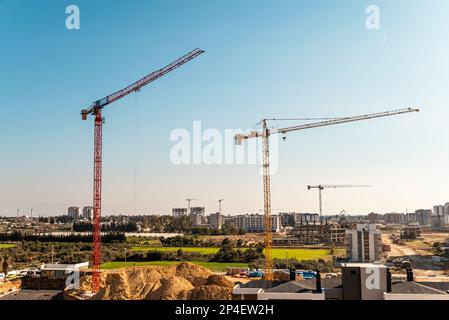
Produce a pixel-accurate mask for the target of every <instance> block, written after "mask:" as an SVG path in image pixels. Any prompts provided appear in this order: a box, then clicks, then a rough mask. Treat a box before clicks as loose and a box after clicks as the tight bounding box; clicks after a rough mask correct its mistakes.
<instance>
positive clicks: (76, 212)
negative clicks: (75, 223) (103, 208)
mask: <svg viewBox="0 0 449 320" xmlns="http://www.w3.org/2000/svg"><path fill="white" fill-rule="evenodd" d="M67 214H68V216H69V217H70V218H73V219H75V220H76V219H78V218H79V217H80V208H79V207H69V208H68V210H67Z"/></svg>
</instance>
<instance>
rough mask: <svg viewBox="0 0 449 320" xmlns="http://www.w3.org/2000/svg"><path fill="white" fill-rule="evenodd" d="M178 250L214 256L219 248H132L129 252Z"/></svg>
mask: <svg viewBox="0 0 449 320" xmlns="http://www.w3.org/2000/svg"><path fill="white" fill-rule="evenodd" d="M179 249H182V251H184V252H197V253H200V254H215V253H217V251H218V249H219V248H213V247H206V248H202V247H147V246H143V247H132V248H131V251H150V250H151V251H165V252H176V251H178V250H179Z"/></svg>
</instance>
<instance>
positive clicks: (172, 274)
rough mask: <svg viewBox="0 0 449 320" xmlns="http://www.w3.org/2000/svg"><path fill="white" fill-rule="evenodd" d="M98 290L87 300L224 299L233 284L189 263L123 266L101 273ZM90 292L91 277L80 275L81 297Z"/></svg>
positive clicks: (229, 297) (76, 295) (77, 291)
mask: <svg viewBox="0 0 449 320" xmlns="http://www.w3.org/2000/svg"><path fill="white" fill-rule="evenodd" d="M101 288H102V289H101V290H100V292H98V293H97V294H96V295H94V296H93V297H91V299H95V300H98V299H101V300H143V299H148V300H186V299H189V300H200V299H201V300H203V299H213V300H227V299H232V288H233V284H232V283H231V282H230V281H228V280H227V279H226V278H224V277H222V276H217V275H214V274H213V273H212V272H211V271H209V270H208V269H206V268H203V267H201V266H198V265H194V264H191V263H181V264H179V265H173V266H168V267H155V266H150V267H138V268H123V269H119V270H114V271H104V272H102V273H101ZM89 291H91V276H84V277H83V278H81V284H80V290H76V291H69V292H67V293H68V294H69V295H72V296H74V297H81V296H83V294H84V293H86V292H89Z"/></svg>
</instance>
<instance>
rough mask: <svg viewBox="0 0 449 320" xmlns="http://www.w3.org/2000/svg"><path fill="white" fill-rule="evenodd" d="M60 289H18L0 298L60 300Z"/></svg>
mask: <svg viewBox="0 0 449 320" xmlns="http://www.w3.org/2000/svg"><path fill="white" fill-rule="evenodd" d="M62 294H63V292H62V291H61V290H19V291H15V292H11V293H9V294H6V295H4V296H2V297H0V301H1V300H62V299H63V298H62Z"/></svg>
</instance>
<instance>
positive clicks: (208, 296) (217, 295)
mask: <svg viewBox="0 0 449 320" xmlns="http://www.w3.org/2000/svg"><path fill="white" fill-rule="evenodd" d="M182 299H183V300H232V288H226V287H220V286H217V285H210V286H206V285H203V286H200V287H197V288H194V289H193V290H190V291H188V292H185V293H184V294H183V296H182Z"/></svg>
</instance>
